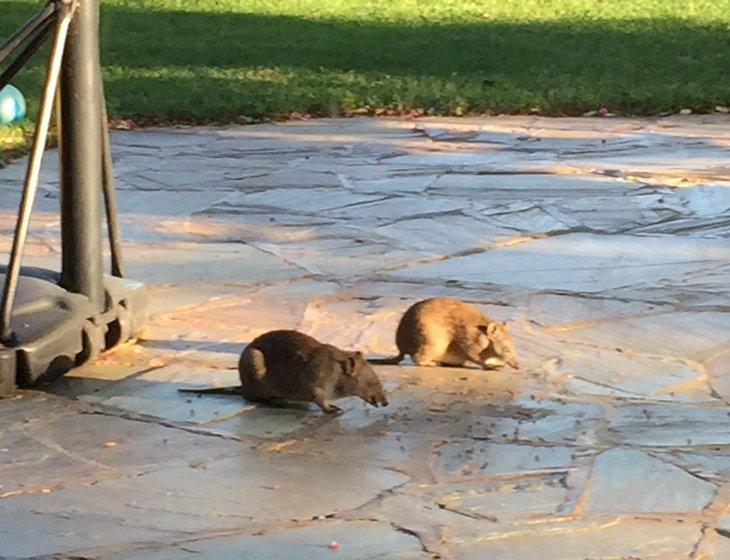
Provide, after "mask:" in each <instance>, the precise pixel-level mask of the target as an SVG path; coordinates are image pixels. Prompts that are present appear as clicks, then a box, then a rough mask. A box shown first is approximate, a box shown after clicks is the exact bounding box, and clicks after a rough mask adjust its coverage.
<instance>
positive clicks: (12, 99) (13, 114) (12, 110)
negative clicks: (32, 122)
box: [0, 84, 25, 124]
mask: <svg viewBox="0 0 730 560" xmlns="http://www.w3.org/2000/svg"><path fill="white" fill-rule="evenodd" d="M24 118H25V98H24V97H23V94H22V93H20V90H19V89H18V88H16V87H13V86H11V85H10V84H8V85H7V86H5V87H4V88H3V89H2V90H0V124H10V123H14V122H18V121H22V120H23V119H24Z"/></svg>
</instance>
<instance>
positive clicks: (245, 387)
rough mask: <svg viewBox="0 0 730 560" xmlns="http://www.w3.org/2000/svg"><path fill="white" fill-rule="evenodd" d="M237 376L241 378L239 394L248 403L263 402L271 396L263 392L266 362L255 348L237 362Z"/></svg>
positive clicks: (245, 352)
mask: <svg viewBox="0 0 730 560" xmlns="http://www.w3.org/2000/svg"><path fill="white" fill-rule="evenodd" d="M238 375H239V377H240V378H241V394H242V395H243V398H244V399H246V400H249V401H260V402H265V401H268V400H270V399H271V397H272V395H270V394H269V392H268V391H266V390H265V386H264V384H263V383H262V381H263V379H264V377H265V376H266V360H265V359H264V354H263V352H261V351H260V350H256V349H255V348H253V349H251V350H246V351H244V352H243V354H241V359H240V360H238Z"/></svg>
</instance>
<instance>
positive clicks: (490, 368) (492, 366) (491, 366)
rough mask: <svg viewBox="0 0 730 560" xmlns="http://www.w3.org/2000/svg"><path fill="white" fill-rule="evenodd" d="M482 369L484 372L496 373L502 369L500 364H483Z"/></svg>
mask: <svg viewBox="0 0 730 560" xmlns="http://www.w3.org/2000/svg"><path fill="white" fill-rule="evenodd" d="M482 369H483V370H484V371H497V370H500V369H502V364H483V365H482Z"/></svg>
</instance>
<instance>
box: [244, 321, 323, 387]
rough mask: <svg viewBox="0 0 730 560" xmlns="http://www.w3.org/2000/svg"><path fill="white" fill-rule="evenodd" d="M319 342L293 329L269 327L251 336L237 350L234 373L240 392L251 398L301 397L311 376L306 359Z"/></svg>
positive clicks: (310, 355)
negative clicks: (239, 382) (239, 357)
mask: <svg viewBox="0 0 730 560" xmlns="http://www.w3.org/2000/svg"><path fill="white" fill-rule="evenodd" d="M321 347H322V344H321V343H320V342H318V341H317V340H316V339H315V338H312V337H311V336H308V335H306V334H304V333H300V332H298V331H293V330H278V331H270V332H267V333H265V334H262V335H261V336H259V337H257V338H255V339H254V340H253V341H252V342H251V343H250V344H249V345H248V346H247V347H246V349H245V350H244V351H243V354H241V359H240V360H239V362H238V373H239V377H240V379H241V386H242V388H243V391H244V396H246V395H248V398H252V399H266V398H272V397H277V398H291V399H297V398H303V397H308V393H309V391H308V390H307V389H306V387H308V385H310V384H311V380H308V379H306V376H307V375H308V372H309V371H310V368H307V367H306V366H307V363H308V361H309V360H310V359H311V357H312V355H313V354H314V352H315V351H316V350H317V349H318V348H321Z"/></svg>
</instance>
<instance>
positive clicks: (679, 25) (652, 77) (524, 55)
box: [0, 0, 730, 121]
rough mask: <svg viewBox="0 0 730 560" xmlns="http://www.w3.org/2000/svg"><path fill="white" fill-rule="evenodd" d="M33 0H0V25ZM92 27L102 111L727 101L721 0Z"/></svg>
mask: <svg viewBox="0 0 730 560" xmlns="http://www.w3.org/2000/svg"><path fill="white" fill-rule="evenodd" d="M38 5H39V2H38V1H30V0H24V1H19V0H16V1H7V2H6V1H3V2H2V7H1V8H0V10H1V11H2V17H0V37H4V36H7V35H8V34H9V33H10V32H11V31H12V30H13V29H14V28H15V27H17V25H19V24H20V23H21V22H22V21H24V20H25V19H26V18H27V17H28V16H29V15H30V13H32V11H33V10H34V9H36V7H37V6H38ZM101 27H102V35H103V46H102V59H103V64H104V77H105V80H106V84H107V97H108V103H109V110H110V114H111V115H113V116H116V117H136V118H149V119H159V120H163V121H169V120H183V121H209V120H232V119H235V118H237V117H240V116H243V115H245V116H248V117H254V118H260V117H266V116H276V115H281V114H284V115H286V114H289V113H291V112H295V111H296V112H307V113H312V114H316V115H335V114H342V113H347V112H350V111H356V110H360V112H369V111H374V110H375V109H377V108H381V109H382V108H386V109H391V110H394V111H404V110H411V109H421V110H424V111H428V110H431V111H432V112H436V113H439V114H466V113H470V112H476V113H482V112H484V111H492V112H495V113H505V112H507V113H534V112H539V113H542V114H548V115H565V114H568V115H574V114H581V113H583V112H585V111H589V110H593V109H597V108H599V107H602V106H607V107H609V108H610V109H611V110H612V111H614V112H616V113H619V114H656V113H661V112H673V111H678V110H680V109H682V108H689V109H692V110H693V111H696V112H706V111H711V110H713V108H714V107H715V106H717V105H729V104H730V0H649V1H647V0H479V1H477V0H463V1H458V0H387V1H386V0H375V1H366V0H278V1H260V0H259V1H256V0H251V1H243V0H196V1H189V0H105V1H104V2H103V6H102V26H101ZM43 62H44V59H43V58H38V59H37V60H36V65H35V66H34V67H32V68H30V69H29V71H28V72H26V73H25V74H24V75H23V76H22V77H19V78H18V79H17V80H16V81H15V84H16V85H17V86H18V87H20V88H21V89H22V90H23V91H25V92H26V94H27V95H28V96H29V97H31V98H34V97H37V92H38V90H39V87H40V81H41V79H42V75H43V71H42V63H43ZM33 107H34V105H33V99H31V110H32V108H33Z"/></svg>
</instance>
